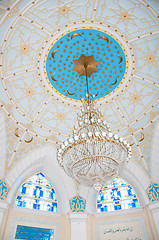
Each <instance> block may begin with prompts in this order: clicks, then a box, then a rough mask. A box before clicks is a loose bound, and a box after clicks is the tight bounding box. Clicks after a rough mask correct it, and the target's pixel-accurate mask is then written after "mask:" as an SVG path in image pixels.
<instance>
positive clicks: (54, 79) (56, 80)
mask: <svg viewBox="0 0 159 240" xmlns="http://www.w3.org/2000/svg"><path fill="white" fill-rule="evenodd" d="M54 75H55V73H53V74H52V76H51V78H52V80H53V81H55V82H57V81H58V80H56V79H55V78H54Z"/></svg>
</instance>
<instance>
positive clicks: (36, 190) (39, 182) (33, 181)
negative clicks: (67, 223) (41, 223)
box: [15, 172, 58, 212]
mask: <svg viewBox="0 0 159 240" xmlns="http://www.w3.org/2000/svg"><path fill="white" fill-rule="evenodd" d="M15 205H16V206H19V207H24V208H30V209H36V210H43V211H50V212H57V209H58V206H57V195H56V192H55V190H54V188H53V187H52V185H51V183H50V181H49V180H48V179H47V178H46V176H45V175H44V174H43V173H42V172H39V173H36V174H34V175H33V176H31V177H29V178H28V179H26V181H25V182H24V183H23V184H22V185H21V187H20V189H19V191H18V195H17V197H16V201H15Z"/></svg>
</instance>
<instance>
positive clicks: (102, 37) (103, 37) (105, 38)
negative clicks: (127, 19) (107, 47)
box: [98, 36, 109, 43]
mask: <svg viewBox="0 0 159 240" xmlns="http://www.w3.org/2000/svg"><path fill="white" fill-rule="evenodd" d="M98 39H104V40H106V41H107V43H108V42H109V39H108V38H107V37H105V36H101V37H99V38H98Z"/></svg>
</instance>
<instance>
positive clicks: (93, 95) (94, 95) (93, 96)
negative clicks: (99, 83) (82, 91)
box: [90, 92, 98, 98]
mask: <svg viewBox="0 0 159 240" xmlns="http://www.w3.org/2000/svg"><path fill="white" fill-rule="evenodd" d="M90 95H91V96H92V98H95V97H96V96H97V95H98V92H97V93H96V94H90Z"/></svg>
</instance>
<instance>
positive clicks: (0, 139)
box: [0, 111, 6, 178]
mask: <svg viewBox="0 0 159 240" xmlns="http://www.w3.org/2000/svg"><path fill="white" fill-rule="evenodd" d="M5 162H6V130H5V116H4V113H3V112H1V111H0V178H3V177H4V171H5Z"/></svg>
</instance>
